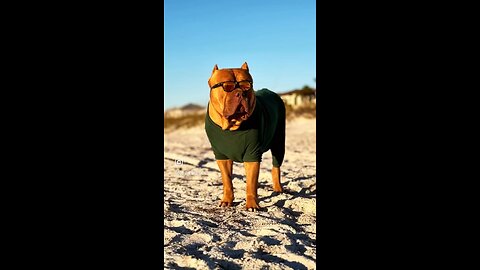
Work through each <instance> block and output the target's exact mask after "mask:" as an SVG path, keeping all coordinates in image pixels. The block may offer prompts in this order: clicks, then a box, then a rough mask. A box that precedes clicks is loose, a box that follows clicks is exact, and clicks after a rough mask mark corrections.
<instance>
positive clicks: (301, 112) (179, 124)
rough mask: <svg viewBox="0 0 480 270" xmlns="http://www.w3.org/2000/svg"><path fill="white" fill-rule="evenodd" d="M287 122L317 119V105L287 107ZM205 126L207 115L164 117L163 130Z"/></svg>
mask: <svg viewBox="0 0 480 270" xmlns="http://www.w3.org/2000/svg"><path fill="white" fill-rule="evenodd" d="M285 109H286V114H287V121H290V120H292V119H295V118H297V117H305V118H315V117H316V115H317V114H316V105H315V104H312V105H310V106H304V107H299V108H296V109H293V108H292V107H291V106H289V105H285ZM204 124H205V113H203V114H195V115H185V116H182V117H178V118H174V117H164V123H163V128H164V131H165V132H169V131H173V130H176V129H179V128H191V127H195V126H202V125H204Z"/></svg>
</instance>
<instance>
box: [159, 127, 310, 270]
mask: <svg viewBox="0 0 480 270" xmlns="http://www.w3.org/2000/svg"><path fill="white" fill-rule="evenodd" d="M315 136H316V134H315V119H304V118H299V119H296V120H293V121H291V122H287V138H286V154H285V161H284V163H283V165H282V186H283V187H284V189H285V191H286V192H285V193H282V194H278V195H276V194H273V190H272V184H271V174H270V170H271V166H272V165H271V164H272V157H271V154H270V153H269V152H267V153H265V154H264V155H263V161H262V163H261V171H260V176H259V189H258V194H259V199H260V206H261V207H262V208H263V209H262V211H258V212H248V211H246V210H245V171H244V168H243V164H241V163H234V167H233V173H234V179H233V185H234V191H235V201H234V203H235V206H234V207H231V208H221V207H218V203H219V201H220V198H221V197H222V181H221V176H220V171H219V170H218V167H217V164H216V162H215V159H214V155H213V152H212V151H211V149H210V144H209V142H208V139H207V137H206V134H205V131H204V129H203V128H202V127H196V128H191V129H184V130H176V131H174V132H171V133H167V134H165V139H164V145H165V146H164V151H165V159H164V168H165V169H164V170H165V171H164V187H165V189H164V233H165V234H164V255H165V257H164V258H165V259H164V268H165V269H315V261H316V249H315V248H316V244H315V239H316V227H315V225H316V206H315V200H316V171H315V158H316V153H315V144H316V138H315Z"/></svg>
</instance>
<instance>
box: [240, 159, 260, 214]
mask: <svg viewBox="0 0 480 270" xmlns="http://www.w3.org/2000/svg"><path fill="white" fill-rule="evenodd" d="M243 164H244V166H245V171H246V175H247V192H246V193H247V210H250V209H252V210H253V211H255V210H256V209H260V206H258V196H257V189H258V175H259V173H260V162H244V163H243Z"/></svg>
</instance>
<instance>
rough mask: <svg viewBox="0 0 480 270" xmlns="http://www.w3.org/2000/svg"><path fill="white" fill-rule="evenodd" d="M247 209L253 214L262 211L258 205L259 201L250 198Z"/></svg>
mask: <svg viewBox="0 0 480 270" xmlns="http://www.w3.org/2000/svg"><path fill="white" fill-rule="evenodd" d="M246 208H247V210H248V211H252V212H255V211H257V210H260V206H259V205H258V203H257V201H256V200H255V199H249V198H247V205H246Z"/></svg>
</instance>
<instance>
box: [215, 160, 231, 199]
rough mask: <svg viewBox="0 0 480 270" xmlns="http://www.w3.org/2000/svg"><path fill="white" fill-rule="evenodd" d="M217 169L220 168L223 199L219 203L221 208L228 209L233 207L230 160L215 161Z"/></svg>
mask: <svg viewBox="0 0 480 270" xmlns="http://www.w3.org/2000/svg"><path fill="white" fill-rule="evenodd" d="M217 165H218V168H220V173H221V174H222V182H223V198H222V200H221V201H220V205H219V206H222V207H225V206H227V207H230V206H232V205H233V184H232V175H233V161H232V160H230V159H227V160H217Z"/></svg>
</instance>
